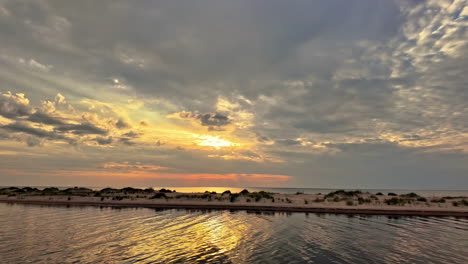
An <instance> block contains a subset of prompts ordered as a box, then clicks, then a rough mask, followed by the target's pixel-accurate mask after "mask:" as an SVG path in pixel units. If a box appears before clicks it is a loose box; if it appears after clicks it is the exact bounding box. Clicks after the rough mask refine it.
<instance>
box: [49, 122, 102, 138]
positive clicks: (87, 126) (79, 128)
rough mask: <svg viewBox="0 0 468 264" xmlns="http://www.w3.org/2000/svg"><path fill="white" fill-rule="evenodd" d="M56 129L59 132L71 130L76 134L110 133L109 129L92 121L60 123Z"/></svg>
mask: <svg viewBox="0 0 468 264" xmlns="http://www.w3.org/2000/svg"><path fill="white" fill-rule="evenodd" d="M54 130H55V131H57V132H71V133H73V134H75V135H87V134H97V135H106V134H107V133H108V131H107V130H105V129H102V128H99V127H97V126H95V125H93V124H91V123H82V124H65V125H59V126H56V127H55V128H54Z"/></svg>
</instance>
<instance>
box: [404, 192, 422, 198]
mask: <svg viewBox="0 0 468 264" xmlns="http://www.w3.org/2000/svg"><path fill="white" fill-rule="evenodd" d="M401 196H402V197H408V198H419V197H421V196H419V195H418V194H417V193H414V192H410V193H407V194H402V195H401Z"/></svg>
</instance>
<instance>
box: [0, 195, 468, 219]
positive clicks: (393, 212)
mask: <svg viewBox="0 0 468 264" xmlns="http://www.w3.org/2000/svg"><path fill="white" fill-rule="evenodd" d="M0 202H1V203H7V204H30V205H58V206H93V207H119V208H122V207H126V208H155V209H187V210H190V209H197V210H236V211H256V212H262V211H264V212H298V213H324V214H347V215H355V214H357V215H386V216H453V217H467V218H468V211H460V210H457V211H453V210H437V209H432V208H431V209H429V208H427V209H424V210H420V209H419V210H417V209H403V208H401V209H400V208H392V209H390V208H387V209H372V208H340V207H303V206H267V205H239V204H206V203H204V204H196V203H178V204H174V203H138V202H132V203H128V202H97V201H73V200H71V201H57V200H55V201H54V200H19V199H0Z"/></svg>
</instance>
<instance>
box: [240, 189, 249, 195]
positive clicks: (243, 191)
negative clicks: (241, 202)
mask: <svg viewBox="0 0 468 264" xmlns="http://www.w3.org/2000/svg"><path fill="white" fill-rule="evenodd" d="M240 194H242V195H247V194H249V191H248V190H247V189H244V190H242V191H241V192H240Z"/></svg>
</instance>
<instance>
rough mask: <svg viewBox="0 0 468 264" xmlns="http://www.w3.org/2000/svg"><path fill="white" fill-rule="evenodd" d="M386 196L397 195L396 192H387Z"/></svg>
mask: <svg viewBox="0 0 468 264" xmlns="http://www.w3.org/2000/svg"><path fill="white" fill-rule="evenodd" d="M387 196H398V195H397V194H396V193H392V192H389V193H387Z"/></svg>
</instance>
